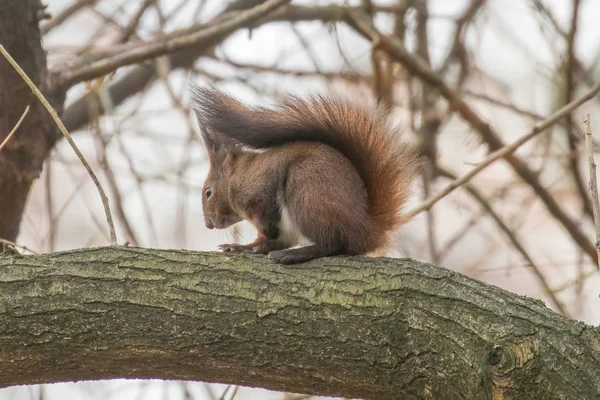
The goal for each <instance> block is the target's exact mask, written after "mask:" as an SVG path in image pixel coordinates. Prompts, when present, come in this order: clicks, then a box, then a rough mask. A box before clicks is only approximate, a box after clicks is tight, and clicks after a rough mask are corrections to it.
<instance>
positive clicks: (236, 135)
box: [194, 88, 418, 263]
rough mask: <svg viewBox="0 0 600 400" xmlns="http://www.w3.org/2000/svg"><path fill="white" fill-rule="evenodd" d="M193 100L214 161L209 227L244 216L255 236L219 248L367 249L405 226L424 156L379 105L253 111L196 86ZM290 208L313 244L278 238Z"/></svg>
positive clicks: (324, 101) (302, 104)
mask: <svg viewBox="0 0 600 400" xmlns="http://www.w3.org/2000/svg"><path fill="white" fill-rule="evenodd" d="M194 100H195V102H196V111H197V115H198V120H199V123H200V126H201V128H202V135H203V138H204V141H205V144H206V147H207V150H208V153H209V158H210V161H211V168H210V171H209V176H208V178H207V180H206V182H205V189H206V188H208V187H211V188H212V190H213V192H212V195H211V196H210V198H207V197H206V196H204V197H203V208H204V213H205V220H206V224H207V226H208V227H216V228H225V227H227V226H230V225H231V224H233V223H235V222H238V221H239V220H242V219H247V220H249V221H250V222H251V223H252V224H253V225H254V226H255V227H256V228H257V230H258V232H259V236H258V238H257V240H256V241H255V242H253V243H251V244H249V245H237V244H234V245H222V246H221V248H222V249H223V250H225V251H248V252H256V253H269V257H270V258H272V259H274V260H276V261H278V262H283V263H293V262H302V261H306V260H309V259H312V258H316V257H321V256H326V255H332V254H341V253H344V254H366V253H370V252H375V251H378V250H379V251H381V250H382V249H386V248H387V246H388V245H389V237H390V236H389V233H390V232H391V231H392V230H394V229H396V228H397V227H399V226H400V225H401V224H402V223H404V222H405V218H404V216H403V215H402V214H401V212H400V211H401V208H402V206H403V204H404V203H405V202H406V200H407V198H408V194H409V184H410V182H411V180H412V178H413V176H414V174H415V171H416V169H417V166H418V159H417V156H416V153H415V152H414V151H412V150H411V149H410V148H409V146H408V144H407V143H406V142H404V141H403V140H402V137H401V130H400V129H399V128H398V127H394V126H392V125H390V124H389V122H388V121H387V112H386V110H384V109H383V108H381V107H378V106H375V105H374V106H372V107H369V106H368V105H365V104H355V103H351V102H347V101H343V100H340V99H335V98H327V97H323V96H316V97H312V98H308V99H300V98H298V97H294V96H290V97H288V98H286V99H285V100H284V101H283V102H282V103H281V105H279V107H277V108H262V107H260V108H259V107H257V108H250V107H247V106H245V105H243V104H242V103H240V102H239V101H237V100H235V99H234V98H232V97H230V96H228V95H226V94H224V93H222V92H220V91H218V90H216V89H212V88H211V89H207V88H202V89H200V88H198V89H196V90H195V91H194ZM244 147H249V148H251V149H260V150H262V151H260V152H257V151H251V150H248V149H246V148H244ZM284 209H285V211H286V212H288V213H289V218H290V219H291V222H292V224H293V226H295V227H297V228H298V230H299V232H300V233H301V234H302V235H303V236H304V237H306V238H307V239H309V240H310V241H311V242H312V243H313V245H310V246H306V247H302V248H299V249H288V248H289V247H291V246H293V245H295V244H296V243H286V242H285V237H284V236H285V235H283V234H281V235H280V232H279V226H280V222H282V217H283V216H282V212H283V211H284Z"/></svg>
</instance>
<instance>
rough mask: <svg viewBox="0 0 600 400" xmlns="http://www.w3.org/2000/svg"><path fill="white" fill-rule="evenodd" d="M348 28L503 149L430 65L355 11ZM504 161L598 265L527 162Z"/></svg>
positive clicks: (509, 158)
mask: <svg viewBox="0 0 600 400" xmlns="http://www.w3.org/2000/svg"><path fill="white" fill-rule="evenodd" d="M351 19H352V22H351V26H353V27H355V28H356V29H357V31H358V32H359V33H360V34H361V35H363V36H364V37H366V38H367V39H369V40H371V41H372V42H373V43H374V45H375V46H377V47H378V48H380V49H383V50H385V51H387V52H388V53H389V54H390V55H391V56H392V57H394V58H395V59H396V60H397V61H399V62H400V63H402V65H403V66H404V67H405V68H406V69H407V70H408V71H409V72H410V73H412V74H414V75H415V76H417V77H419V78H420V79H422V80H423V81H424V82H425V83H427V84H428V85H430V86H431V87H433V88H435V89H436V90H437V91H439V93H440V94H441V95H442V96H443V97H444V98H445V99H446V101H447V102H448V103H449V104H450V106H451V107H452V109H453V110H455V111H456V112H457V113H458V114H459V115H460V116H461V117H462V118H463V119H464V120H465V121H466V122H467V123H468V124H469V125H470V126H471V127H472V128H473V129H474V130H475V132H477V133H478V134H479V137H480V138H481V140H482V141H483V142H484V143H486V144H487V145H488V147H489V149H490V150H492V151H498V150H500V149H502V148H503V147H505V144H504V142H503V141H502V139H501V137H500V135H499V134H498V132H496V131H495V130H494V129H493V128H492V127H491V126H490V125H489V124H488V123H487V122H485V121H484V120H483V119H482V118H481V117H480V116H479V115H478V114H477V113H476V112H475V111H474V110H473V108H471V106H469V104H467V103H466V102H465V101H464V100H463V99H462V98H461V96H460V94H459V93H458V92H456V91H455V90H453V89H452V88H450V87H449V86H448V85H446V83H445V82H444V81H443V80H442V79H441V78H440V77H439V76H437V75H436V74H435V72H434V71H433V70H432V69H431V68H429V66H428V65H427V64H426V63H425V61H423V60H422V59H421V58H419V57H418V56H415V55H413V54H411V53H410V52H409V51H408V50H407V49H406V48H405V47H404V45H403V44H402V43H401V42H399V41H398V40H396V39H395V38H392V37H387V36H384V35H382V34H381V33H380V32H379V31H378V30H377V29H376V28H375V27H374V26H373V25H372V24H371V22H370V21H369V20H368V18H366V17H364V15H360V13H359V12H355V13H353V14H352V15H351ZM505 160H506V161H507V162H508V164H509V165H510V166H511V167H512V168H513V170H514V171H515V172H516V173H517V174H518V175H519V176H520V177H521V179H523V181H525V182H526V183H527V184H528V185H529V186H530V187H531V188H532V189H533V191H534V192H535V193H536V194H537V196H538V197H539V198H540V200H541V201H542V202H543V203H544V205H545V206H546V209H547V210H548V211H549V212H550V214H551V215H552V216H554V218H555V219H556V220H558V221H559V222H560V223H561V224H562V226H563V227H564V228H565V229H566V230H567V232H568V233H569V235H570V236H571V238H572V239H573V241H574V242H575V243H576V244H577V245H578V246H579V247H581V248H582V249H583V250H584V251H585V252H586V254H587V255H588V256H589V257H590V258H591V259H592V260H593V261H594V262H595V263H598V254H597V252H596V247H595V246H594V244H593V243H592V242H591V241H590V240H589V238H588V237H587V236H586V235H585V234H584V233H583V232H582V231H581V230H580V229H579V227H578V226H577V224H576V223H575V222H574V221H573V220H571V218H569V216H568V215H567V213H566V212H565V211H564V210H563V209H562V207H561V206H560V205H559V204H558V202H557V201H556V199H555V198H554V197H553V196H552V194H551V193H550V192H549V191H548V190H547V189H546V188H545V187H544V186H543V185H542V183H541V182H540V180H539V178H538V176H537V174H536V173H535V172H534V171H532V170H531V169H530V168H529V167H528V166H527V164H526V163H524V162H523V160H521V159H520V158H519V157H517V156H516V155H514V154H511V153H509V154H507V155H506V156H505Z"/></svg>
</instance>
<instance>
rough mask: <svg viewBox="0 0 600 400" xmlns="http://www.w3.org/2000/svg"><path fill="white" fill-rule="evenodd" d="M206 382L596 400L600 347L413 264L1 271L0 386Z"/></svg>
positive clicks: (145, 257) (474, 285) (123, 259)
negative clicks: (116, 381)
mask: <svg viewBox="0 0 600 400" xmlns="http://www.w3.org/2000/svg"><path fill="white" fill-rule="evenodd" d="M108 378H162V379H181V380H202V381H209V382H223V383H235V384H240V385H247V386H259V387H264V388H269V389H273V390H285V391H292V392H300V393H312V394H322V395H338V396H339V395H343V396H348V397H362V398H368V399H421V398H433V399H446V400H451V399H491V398H493V399H500V398H502V399H597V398H598V396H599V393H600V333H599V332H598V331H597V330H596V329H594V328H592V327H590V326H586V325H584V324H582V323H578V322H575V321H570V320H568V319H567V318H565V317H562V316H560V315H558V314H556V313H554V312H552V311H551V310H549V309H548V308H546V307H545V306H544V304H542V303H541V302H540V301H537V300H532V299H528V298H524V297H521V296H518V295H516V294H512V293H509V292H506V291H503V290H500V289H498V288H496V287H494V286H489V285H485V284H483V283H481V282H478V281H475V280H473V279H469V278H467V277H465V276H462V275H460V274H457V273H454V272H452V271H448V270H445V269H441V268H437V267H434V266H432V265H429V264H424V263H419V262H416V261H412V260H392V259H361V258H352V259H349V258H342V257H336V258H329V259H321V260H318V261H314V262H310V263H307V264H305V265H298V266H294V267H285V266H281V265H275V264H272V263H270V262H268V261H267V260H266V259H265V258H264V257H262V256H247V257H246V256H229V255H225V254H220V253H197V252H186V251H166V250H152V249H146V250H144V249H138V248H124V247H118V248H97V249H85V250H77V251H71V252H64V253H54V254H47V255H39V256H26V257H23V256H9V255H5V256H1V257H0V387H5V386H11V385H19V384H32V383H42V382H61V381H71V380H94V379H108Z"/></svg>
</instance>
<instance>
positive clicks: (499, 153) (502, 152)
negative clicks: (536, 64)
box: [408, 82, 600, 218]
mask: <svg viewBox="0 0 600 400" xmlns="http://www.w3.org/2000/svg"><path fill="white" fill-rule="evenodd" d="M599 91H600V82H599V83H597V84H596V85H594V87H593V88H592V89H591V90H589V91H588V92H587V93H586V94H585V95H583V96H582V97H580V98H579V99H577V100H575V101H573V102H571V103H569V104H567V105H566V106H564V107H563V108H561V109H560V110H558V111H557V112H555V113H554V114H552V115H551V116H550V117H548V118H547V119H545V120H544V121H542V122H540V123H538V124H536V125H535V126H534V127H533V129H532V130H531V132H530V133H529V134H527V135H525V136H523V137H521V138H520V139H518V140H516V141H515V142H513V143H512V144H511V145H507V146H505V147H503V148H501V149H499V150H496V151H495V152H493V153H492V154H490V155H489V156H488V157H486V158H485V160H483V161H482V162H481V163H479V165H478V166H477V167H475V168H473V169H472V170H471V171H469V172H468V173H466V174H465V175H463V176H461V177H460V178H458V179H456V180H454V181H453V182H452V183H450V184H449V185H448V186H446V188H445V189H444V190H442V191H441V192H440V193H439V194H437V195H436V196H434V197H432V198H431V199H429V200H428V201H426V202H425V203H423V204H422V205H420V206H418V207H417V208H415V209H414V210H412V211H411V212H409V213H408V216H409V217H410V218H412V217H414V216H415V215H417V214H419V213H420V212H422V211H425V210H429V209H430V208H431V207H433V205H434V204H435V203H437V202H438V201H440V200H441V199H443V198H444V197H446V196H447V195H448V194H449V193H451V192H452V191H453V190H454V189H456V188H458V187H460V186H461V185H463V184H464V183H466V182H468V181H469V180H470V179H471V178H473V177H474V176H475V175H477V174H478V173H480V172H481V171H482V170H483V169H485V168H487V167H488V166H489V165H490V164H492V163H493V162H494V161H497V160H499V159H501V158H504V157H506V156H507V155H508V154H511V153H512V152H514V151H515V150H517V149H518V148H519V147H520V146H522V145H523V144H524V143H526V142H527V141H529V140H530V139H532V138H533V137H535V136H536V135H538V134H539V133H541V132H543V131H544V130H546V129H547V128H548V127H550V126H552V125H553V124H555V123H556V122H558V121H559V120H560V119H561V118H564V116H565V115H567V114H568V113H570V112H571V111H573V110H575V109H576V108H577V107H579V106H580V105H582V104H583V103H585V102H586V101H588V100H589V99H591V98H592V97H594V96H595V95H596V94H597V93H598V92H599Z"/></svg>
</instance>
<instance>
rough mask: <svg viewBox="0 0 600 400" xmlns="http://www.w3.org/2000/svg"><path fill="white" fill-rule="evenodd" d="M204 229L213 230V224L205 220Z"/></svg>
mask: <svg viewBox="0 0 600 400" xmlns="http://www.w3.org/2000/svg"><path fill="white" fill-rule="evenodd" d="M206 227H207V228H208V229H213V228H214V227H215V224H214V223H213V222H212V221H210V220H206Z"/></svg>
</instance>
